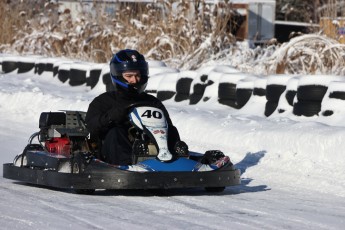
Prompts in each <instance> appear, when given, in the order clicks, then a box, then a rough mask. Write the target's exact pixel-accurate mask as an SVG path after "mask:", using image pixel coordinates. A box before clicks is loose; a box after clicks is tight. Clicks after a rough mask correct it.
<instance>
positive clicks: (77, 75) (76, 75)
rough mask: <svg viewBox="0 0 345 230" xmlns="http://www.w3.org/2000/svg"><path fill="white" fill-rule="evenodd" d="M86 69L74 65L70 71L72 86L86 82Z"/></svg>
mask: <svg viewBox="0 0 345 230" xmlns="http://www.w3.org/2000/svg"><path fill="white" fill-rule="evenodd" d="M86 72H87V71H86V70H82V69H77V68H74V67H72V68H71V69H70V71H69V82H68V83H69V84H70V86H78V85H83V84H85V83H86Z"/></svg>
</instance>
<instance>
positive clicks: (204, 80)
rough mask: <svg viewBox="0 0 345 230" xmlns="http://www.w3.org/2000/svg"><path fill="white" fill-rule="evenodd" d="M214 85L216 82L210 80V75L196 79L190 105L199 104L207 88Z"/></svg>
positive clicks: (191, 90)
mask: <svg viewBox="0 0 345 230" xmlns="http://www.w3.org/2000/svg"><path fill="white" fill-rule="evenodd" d="M213 83H214V82H213V81H212V80H208V75H206V74H203V75H201V76H200V77H197V78H195V79H194V80H193V82H192V83H191V89H190V96H189V104H190V105H195V104H197V103H198V102H199V101H200V100H201V99H202V98H203V96H204V92H205V89H206V87H207V86H209V85H212V84H213Z"/></svg>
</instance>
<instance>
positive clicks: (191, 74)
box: [175, 71, 197, 102]
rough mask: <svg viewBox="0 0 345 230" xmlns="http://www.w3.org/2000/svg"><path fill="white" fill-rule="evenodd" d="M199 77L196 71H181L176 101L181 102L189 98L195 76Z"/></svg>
mask: <svg viewBox="0 0 345 230" xmlns="http://www.w3.org/2000/svg"><path fill="white" fill-rule="evenodd" d="M196 77H197V72H195V71H182V72H180V73H179V76H178V79H177V82H176V95H175V101H176V102H181V101H185V100H189V96H190V89H191V85H192V82H193V80H194V78H196Z"/></svg>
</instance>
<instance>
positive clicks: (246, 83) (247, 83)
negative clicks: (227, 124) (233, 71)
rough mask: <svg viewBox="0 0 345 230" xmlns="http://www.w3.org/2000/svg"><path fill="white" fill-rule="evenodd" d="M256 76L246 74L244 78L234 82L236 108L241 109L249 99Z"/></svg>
mask: <svg viewBox="0 0 345 230" xmlns="http://www.w3.org/2000/svg"><path fill="white" fill-rule="evenodd" d="M255 79H257V76H254V75H253V76H246V78H244V79H242V80H240V81H238V82H237V84H236V103H237V108H238V109H241V108H242V107H243V106H245V105H246V104H247V102H248V101H249V100H250V97H251V96H252V95H253V90H254V81H255Z"/></svg>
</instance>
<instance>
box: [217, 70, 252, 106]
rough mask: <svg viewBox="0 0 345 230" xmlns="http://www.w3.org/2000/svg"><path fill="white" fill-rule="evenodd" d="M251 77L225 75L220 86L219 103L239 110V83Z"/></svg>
mask: <svg viewBox="0 0 345 230" xmlns="http://www.w3.org/2000/svg"><path fill="white" fill-rule="evenodd" d="M249 76H253V75H247V74H243V73H225V74H223V75H222V77H221V79H220V81H219V85H218V102H219V103H220V104H223V105H227V106H230V107H232V108H236V109H238V108H239V106H238V104H237V100H238V97H239V94H237V93H236V92H237V83H238V82H239V81H241V80H243V79H245V78H247V77H249Z"/></svg>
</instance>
